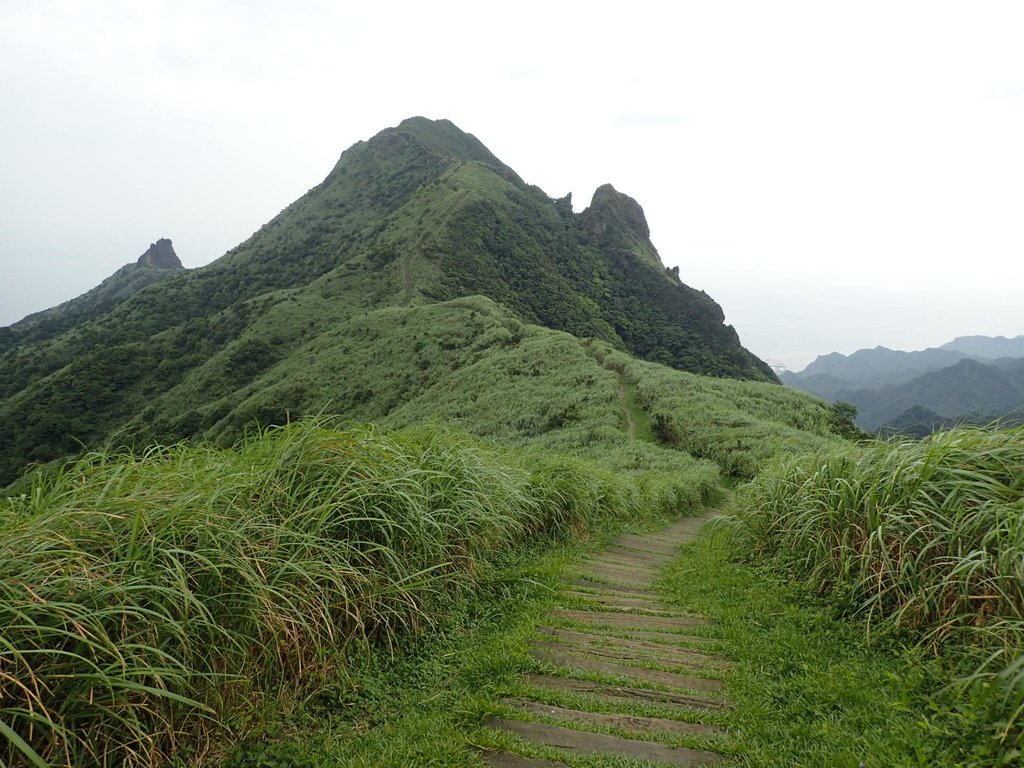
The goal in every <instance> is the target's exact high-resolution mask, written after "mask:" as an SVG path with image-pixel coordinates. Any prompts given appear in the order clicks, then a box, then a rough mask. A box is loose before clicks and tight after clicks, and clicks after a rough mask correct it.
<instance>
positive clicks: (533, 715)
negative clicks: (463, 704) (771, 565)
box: [484, 511, 730, 768]
mask: <svg viewBox="0 0 1024 768" xmlns="http://www.w3.org/2000/svg"><path fill="white" fill-rule="evenodd" d="M715 515H716V513H715V512H710V511H709V512H706V513H704V514H703V515H700V516H698V517H693V518H685V519H682V520H679V521H677V522H675V523H673V524H672V525H670V526H668V527H667V528H665V529H663V530H661V531H658V532H656V533H652V534H647V535H640V534H622V535H620V536H619V537H617V538H616V539H615V540H614V541H613V542H612V543H611V545H610V546H609V547H608V549H606V550H605V551H604V552H601V553H599V554H596V555H593V556H591V557H588V558H586V559H585V560H583V561H581V562H580V564H579V566H578V567H577V568H576V569H575V572H574V573H570V574H567V575H566V578H565V589H564V591H563V592H562V603H563V607H559V608H555V609H554V610H552V611H550V612H549V614H548V619H547V623H546V624H544V625H541V626H538V627H537V636H536V638H535V639H534V641H533V643H532V645H531V647H530V655H531V657H532V658H534V659H536V660H537V661H538V662H540V664H541V665H542V667H543V668H544V669H548V670H555V671H552V672H548V673H544V674H541V673H531V674H527V675H524V678H523V681H524V682H525V683H526V684H527V685H528V686H529V688H530V689H531V690H535V691H541V692H544V691H547V692H551V693H556V694H564V695H569V696H573V697H574V698H573V706H574V707H579V708H570V707H567V706H554V705H551V704H547V703H545V702H543V701H539V700H536V699H531V698H528V697H522V696H520V697H517V698H514V699H511V698H509V699H504V700H503V701H502V703H503V704H505V705H506V706H509V707H512V708H514V710H515V712H516V716H514V717H491V718H488V719H487V721H486V722H487V725H489V726H490V727H492V728H497V729H501V730H504V731H508V732H510V733H513V734H515V735H516V736H518V737H519V738H520V739H523V740H525V741H527V742H532V743H535V744H541V745H544V746H546V747H554V748H556V749H558V750H560V752H559V754H562V755H564V756H565V757H564V759H566V760H572V757H573V756H574V755H575V756H582V755H610V756H616V757H621V758H627V759H633V760H646V761H649V763H650V764H654V765H689V766H698V765H713V764H714V763H716V762H718V761H719V760H721V759H723V756H722V755H721V754H719V753H717V752H714V751H712V750H709V749H703V748H696V747H690V746H674V745H669V744H666V743H663V742H661V741H656V740H653V739H652V736H653V737H655V738H656V737H657V736H658V735H661V736H668V737H672V738H674V739H676V744H678V743H679V741H678V740H679V739H683V740H687V739H689V740H690V741H691V742H692V743H695V744H697V745H698V746H703V745H705V744H707V743H708V740H709V739H711V740H713V739H714V738H715V737H716V736H718V735H720V734H722V733H724V729H722V728H720V727H718V726H716V725H712V724H709V723H707V722H705V719H706V716H707V715H708V713H711V712H714V711H719V710H721V709H723V708H724V707H726V706H727V702H726V700H725V699H724V698H723V695H722V692H721V691H722V688H723V683H722V681H721V680H720V679H719V677H720V675H721V672H722V671H723V670H725V669H728V667H729V664H730V662H729V660H728V659H726V658H725V657H724V656H722V655H721V654H718V653H716V652H715V650H714V638H713V633H714V625H713V623H712V622H710V621H709V620H708V619H707V618H705V617H703V616H698V615H695V614H692V613H687V612H685V611H683V610H681V609H680V608H679V607H678V606H673V605H669V604H667V603H664V602H662V601H661V600H660V599H659V597H658V592H657V589H656V582H657V579H658V574H659V571H660V569H661V568H662V567H663V566H664V565H666V564H667V563H669V562H671V561H672V560H673V559H674V558H675V557H677V556H678V553H679V546H680V545H681V544H683V543H685V542H687V541H692V540H693V539H695V538H697V537H698V536H701V535H702V534H701V529H702V527H703V526H704V524H705V523H706V522H707V521H708V520H710V519H711V518H712V517H714V516H715ZM537 696H538V698H542V697H543V696H542V694H537ZM579 702H583V703H579ZM589 702H593V703H592V704H590V708H589V709H588V708H587V704H588V703H589ZM627 703H632V704H638V703H639V704H654V705H658V706H660V707H662V708H668V709H669V710H670V712H671V714H672V715H673V717H671V718H669V717H642V716H639V715H636V714H631V713H629V712H628V711H621V712H620V711H614V710H615V709H616V708H617V707H619V708H621V707H622V705H623V704H627ZM591 710H594V711H591ZM609 710H613V711H609ZM520 715H521V717H520ZM541 720H543V722H541ZM602 728H605V729H612V730H614V731H616V732H617V733H619V734H623V735H610V734H608V733H604V732H599V729H602ZM484 761H485V762H486V763H487V765H489V766H491V767H492V768H559V767H562V768H565V766H566V763H562V762H558V761H552V760H543V759H538V758H530V757H524V756H522V755H518V754H515V753H514V752H506V751H491V752H487V753H485V754H484Z"/></svg>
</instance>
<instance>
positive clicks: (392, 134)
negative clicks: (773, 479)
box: [0, 118, 774, 484]
mask: <svg viewBox="0 0 1024 768" xmlns="http://www.w3.org/2000/svg"><path fill="white" fill-rule="evenodd" d="M134 266H135V267H137V269H136V270H134V272H133V274H134V273H135V272H137V273H138V274H140V275H141V274H143V272H145V273H146V274H149V272H147V270H149V271H152V272H153V273H154V274H156V273H159V277H160V278H161V279H160V280H159V282H158V283H156V284H150V285H146V286H145V287H144V288H141V289H139V290H136V289H135V288H137V287H140V286H141V284H136V283H133V287H132V290H131V291H130V292H129V293H118V294H117V296H116V301H110V302H107V301H98V302H87V303H86V304H85V305H82V306H83V307H85V309H84V310H83V311H82V312H78V311H77V310H76V312H75V313H73V314H69V313H67V312H60V313H58V314H59V318H58V317H57V315H54V317H55V318H57V320H59V322H57V320H55V321H54V322H56V325H54V324H53V323H48V324H46V328H45V329H44V328H43V325H38V326H34V327H36V328H37V329H38V331H39V332H38V333H37V332H36V331H32V332H28V331H29V330H31V329H28V330H26V331H25V333H21V332H19V331H17V330H15V329H14V328H12V329H6V330H5V331H3V334H2V335H3V337H4V340H0V343H2V344H3V345H4V347H3V348H4V349H5V351H4V354H3V355H2V356H0V420H2V421H3V422H4V423H6V424H11V425H13V426H14V429H13V432H14V437H13V438H12V440H11V441H5V443H4V444H3V445H2V446H0V484H4V483H8V482H10V481H11V480H13V479H14V478H15V477H17V476H18V475H19V474H21V473H22V472H23V471H24V469H25V467H26V466H27V465H28V464H30V463H33V462H47V461H51V460H54V459H58V458H60V457H62V456H65V455H68V454H74V453H77V452H78V451H79V450H80V446H82V445H85V446H87V447H92V446H96V445H99V444H101V443H103V442H104V441H106V440H107V439H109V438H110V437H111V435H113V434H115V433H118V432H119V431H121V430H122V429H123V428H124V427H125V425H126V424H129V423H131V425H132V426H131V430H130V431H131V432H132V434H133V435H136V436H137V437H139V438H140V440H141V441H142V443H143V444H144V443H145V442H148V441H152V440H155V441H162V442H173V441H174V440H177V439H179V438H180V437H185V436H190V435H194V434H202V433H217V432H222V431H224V427H225V425H226V424H228V423H231V424H235V423H236V422H238V421H244V422H246V423H254V422H255V421H261V420H262V423H281V419H282V417H283V415H284V414H293V413H295V412H296V411H301V410H303V408H304V407H308V403H309V401H311V400H315V401H319V404H320V405H321V406H322V405H323V403H324V402H325V401H327V400H335V401H336V402H338V403H339V406H338V408H337V410H342V408H341V407H340V403H341V402H342V401H341V398H340V397H338V398H335V393H337V394H338V395H339V396H345V397H346V398H347V397H348V396H349V395H353V398H352V399H356V398H355V397H354V393H356V392H359V393H361V394H360V397H363V398H365V401H363V402H359V403H357V405H359V406H360V407H361V406H366V407H365V408H364V409H363V410H368V411H372V413H371V414H370V416H371V417H372V418H374V419H377V418H380V417H382V416H384V415H386V414H387V413H388V409H387V408H386V406H387V405H388V402H387V401H385V400H383V399H380V398H377V397H376V396H375V395H374V394H373V393H374V392H375V391H376V389H377V386H376V382H371V381H365V380H361V379H362V371H361V369H360V368H359V367H357V366H354V365H352V366H346V365H345V364H344V361H341V365H340V366H339V365H337V364H336V365H334V366H333V369H332V370H324V369H321V370H319V371H317V370H315V367H316V366H318V365H319V363H317V362H316V361H315V360H314V361H313V365H314V369H308V370H309V373H310V376H308V377H307V379H308V381H315V380H316V381H320V382H321V383H320V384H317V385H316V388H317V389H318V391H317V392H315V393H314V392H311V391H310V390H309V389H308V388H306V389H304V390H303V391H301V392H299V391H296V392H294V393H290V392H288V391H286V390H283V389H279V390H278V391H277V392H276V393H275V396H274V398H273V400H272V401H271V399H270V398H269V396H263V397H261V394H260V392H261V390H262V388H263V387H264V385H265V384H266V383H267V382H266V380H265V375H266V374H268V373H269V372H272V371H273V372H275V374H276V372H280V371H282V370H284V369H285V368H287V367H289V366H291V367H294V366H296V361H297V360H298V359H299V358H303V359H304V360H306V361H307V362H308V361H309V355H308V351H309V350H310V349H312V348H319V349H321V350H323V349H327V348H328V347H329V344H328V342H329V341H332V342H333V343H334V344H335V347H336V346H338V345H340V344H341V343H345V344H346V346H347V348H352V346H353V345H352V344H350V343H349V342H352V341H353V340H356V341H358V342H359V344H356V345H355V346H359V345H360V344H365V345H371V344H372V343H375V342H374V340H371V339H369V338H367V337H363V338H362V339H354V337H353V336H351V335H349V334H346V333H344V332H343V329H347V330H349V331H351V330H354V326H355V325H358V324H359V323H364V324H366V318H367V317H371V316H374V317H378V316H379V315H376V314H375V313H378V312H381V311H383V310H388V309H394V308H405V309H409V308H415V307H421V306H425V305H433V304H438V303H444V302H448V301H453V300H457V299H461V298H465V297H467V296H470V295H482V296H485V297H488V298H489V299H490V300H491V301H493V302H496V303H498V304H500V305H503V306H504V307H507V308H508V309H509V310H510V311H511V312H512V313H513V314H514V315H515V317H516V318H517V319H518V320H519V321H523V322H527V323H532V324H539V325H543V326H546V327H548V328H551V329H556V330H564V331H567V332H570V333H572V334H574V335H576V336H578V337H581V338H583V337H590V338H594V339H597V340H602V341H604V342H606V343H608V344H611V345H612V346H614V347H617V348H619V349H621V350H623V351H628V352H630V353H632V354H634V355H638V356H640V357H643V358H646V359H649V360H653V361H657V362H661V363H665V364H667V365H670V366H672V367H676V368H680V369H685V370H688V371H692V372H696V373H702V374H710V375H714V376H724V377H737V378H750V379H760V380H773V379H774V376H773V374H772V373H771V371H770V369H768V368H767V367H766V366H765V365H764V364H763V363H762V362H761V361H759V360H757V358H755V357H754V356H753V355H751V354H750V353H749V352H747V351H746V350H744V349H743V348H742V347H741V346H740V345H739V342H738V339H737V336H736V333H735V331H734V330H733V329H732V328H731V327H730V326H727V325H725V324H724V321H723V316H722V312H721V309H720V308H719V307H718V305H717V304H715V302H714V301H713V300H712V299H711V298H710V297H708V296H707V295H705V294H703V293H702V292H700V291H696V290H694V289H691V288H689V287H687V286H686V285H684V284H682V283H681V282H680V281H679V279H678V277H677V276H676V275H674V274H672V273H669V272H667V271H666V270H665V269H664V267H663V265H662V264H661V261H660V258H659V257H658V255H657V252H656V251H655V250H654V246H653V245H652V244H651V243H650V240H649V237H648V233H647V225H646V221H645V220H644V217H643V211H642V209H641V208H640V206H639V205H638V204H637V203H636V202H635V201H633V200H631V199H630V198H628V197H627V196H625V195H622V194H620V193H618V192H616V191H615V190H614V189H612V188H611V187H610V186H607V187H602V188H601V189H599V190H598V192H597V193H595V196H594V201H593V203H592V204H591V206H590V207H589V208H588V209H587V210H586V211H584V212H582V213H579V214H576V213H574V212H573V210H572V206H571V204H570V203H569V201H568V200H567V199H563V200H554V199H552V198H550V197H548V196H547V195H546V194H544V193H543V192H542V191H541V190H539V189H538V188H536V187H532V186H529V185H527V184H525V183H524V182H523V181H522V180H521V179H520V178H519V177H518V176H517V175H516V174H515V173H514V172H513V171H512V170H511V169H509V168H508V167H507V166H505V165H503V164H502V163H501V162H500V161H499V160H497V158H495V157H494V156H493V154H491V153H490V152H489V151H488V150H487V149H486V148H485V147H484V146H483V145H482V144H481V143H480V142H479V141H477V140H476V139H475V138H473V137H472V136H470V135H468V134H465V133H463V132H462V131H460V130H459V129H458V128H456V127H455V126H454V125H452V124H451V123H449V122H447V121H431V120H426V119H423V118H414V119H411V120H407V121H405V122H403V123H402V124H401V125H399V126H398V127H396V128H391V129H388V130H385V131H383V132H381V133H380V134H378V135H377V136H374V137H373V138H371V139H370V140H369V141H366V142H360V143H359V144H357V145H355V146H353V147H352V148H350V149H349V150H347V151H346V152H345V153H343V155H342V156H341V158H340V159H339V161H338V163H337V165H336V166H335V168H334V169H333V170H332V171H331V172H330V174H329V175H328V176H327V177H326V179H325V180H324V181H323V182H322V183H321V184H319V185H317V186H316V187H314V188H313V189H311V190H310V191H309V192H308V193H307V194H306V195H304V196H303V197H302V198H300V199H299V200H297V201H296V202H294V203H293V204H291V205H290V206H288V207H287V208H286V209H285V210H284V211H282V212H281V214H279V215H278V216H276V217H275V218H274V219H273V220H272V221H270V222H269V223H267V224H266V225H265V226H263V227H262V228H261V229H260V230H259V231H258V232H257V233H255V234H254V235H253V236H252V237H250V238H249V239H248V240H246V241H245V242H244V243H242V244H241V245H239V246H237V247H236V248H234V249H232V250H231V251H229V252H228V253H227V254H226V255H225V256H224V257H222V258H221V259H218V260H217V261H216V262H214V263H212V264H210V265H208V266H206V267H203V268H201V269H195V270H189V271H184V270H162V269H157V268H156V267H153V266H146V265H134ZM118 284H120V282H118ZM104 295H105V294H104ZM43 330H45V333H44V332H43ZM513 339H514V334H513ZM505 343H508V342H507V340H506V341H504V342H502V343H501V344H498V345H497V348H498V349H501V347H502V345H503V344H505ZM328 354H329V356H330V357H331V358H332V362H334V363H337V362H338V361H337V357H336V356H335V355H334V354H333V353H330V352H328ZM402 362H406V361H402ZM416 362H417V365H418V366H423V367H415V368H406V367H401V365H400V363H399V361H396V362H395V365H394V371H393V373H394V376H395V377H397V378H402V379H413V380H415V379H418V378H420V377H422V376H427V377H430V376H433V375H435V374H434V372H432V371H431V368H432V366H433V365H434V363H433V361H432V360H430V359H429V358H428V357H426V356H422V357H420V358H419V359H417V361H416ZM339 368H340V370H339ZM314 374H319V375H314ZM186 393H187V396H186ZM292 394H294V397H293V396H291V395H292ZM260 400H262V402H263V403H264V404H266V403H268V402H270V403H271V405H269V406H266V408H270V409H272V410H273V411H274V413H268V412H267V411H266V410H264V411H263V412H255V411H249V412H246V411H245V409H244V408H241V407H240V404H241V403H243V402H248V403H250V404H253V403H255V402H256V401H260ZM182 402H188V403H189V409H187V411H186V412H185V413H182V412H181V409H180V408H179V407H178V405H179V404H180V403H182ZM346 402H351V400H347V401H346ZM166 403H173V404H174V409H173V411H172V410H169V409H168V408H167V407H165V404H166ZM391 406H392V407H393V406H394V403H391ZM269 417H272V418H269ZM247 419H248V421H246V420H247ZM236 434H237V430H236Z"/></svg>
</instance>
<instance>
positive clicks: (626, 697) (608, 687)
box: [523, 672, 729, 710]
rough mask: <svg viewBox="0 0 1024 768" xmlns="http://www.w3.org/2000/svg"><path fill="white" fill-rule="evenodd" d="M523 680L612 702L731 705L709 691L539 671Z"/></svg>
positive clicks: (702, 706)
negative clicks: (683, 690)
mask: <svg viewBox="0 0 1024 768" xmlns="http://www.w3.org/2000/svg"><path fill="white" fill-rule="evenodd" d="M523 679H524V680H525V682H526V683H527V684H529V685H532V686H533V687H534V688H540V689H543V690H548V691H562V692H567V693H579V694H585V695H587V696H593V697H595V698H598V699H601V700H603V701H608V702H621V701H650V702H656V703H659V704H669V705H672V706H676V707H682V708H685V709H693V710H702V709H726V708H727V707H728V706H729V704H728V702H726V701H725V699H722V698H719V697H717V696H714V695H708V694H707V693H704V694H691V693H681V692H679V691H661V690H655V689H653V688H638V687H636V686H631V685H615V684H613V683H597V682H594V681H593V680H576V679H573V678H571V677H559V676H557V675H542V674H539V673H536V672H531V673H527V674H526V675H525V676H524V678H523Z"/></svg>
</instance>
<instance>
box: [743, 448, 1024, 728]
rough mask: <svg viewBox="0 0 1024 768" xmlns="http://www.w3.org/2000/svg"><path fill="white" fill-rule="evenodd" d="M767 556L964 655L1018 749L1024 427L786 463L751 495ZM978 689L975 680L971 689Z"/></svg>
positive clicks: (756, 532) (876, 616)
mask: <svg viewBox="0 0 1024 768" xmlns="http://www.w3.org/2000/svg"><path fill="white" fill-rule="evenodd" d="M742 507H743V510H744V511H743V512H742V522H743V526H744V528H745V530H746V532H747V533H748V535H749V536H750V538H751V540H752V543H753V546H754V547H755V549H756V550H757V551H759V552H760V553H761V554H765V555H769V556H771V557H774V558H776V559H777V560H778V561H781V562H782V563H784V564H785V566H786V567H788V568H789V569H790V570H791V571H792V572H793V573H794V574H796V575H797V576H798V577H799V578H802V579H806V580H807V581H809V582H810V583H811V584H813V585H816V586H817V587H818V588H819V589H821V590H822V591H830V592H831V593H832V594H833V595H835V596H836V597H838V598H839V602H840V604H841V605H842V606H843V607H844V608H845V609H846V611H847V612H849V613H851V614H855V615H860V616H863V617H865V618H866V619H867V620H868V621H869V623H870V626H872V627H873V628H874V629H876V630H880V631H883V632H887V631H893V630H905V631H907V632H909V633H912V636H916V637H917V638H918V639H919V641H920V642H921V643H922V644H925V645H929V646H931V647H933V648H940V647H941V648H944V649H947V650H950V651H952V652H953V654H954V655H957V656H960V657H961V658H966V659H967V661H968V662H970V663H971V664H972V666H973V668H974V670H975V671H974V674H972V675H969V676H968V677H967V678H965V682H967V683H969V684H974V683H984V685H983V687H984V688H985V689H986V690H988V691H989V694H988V695H989V696H990V697H991V696H992V695H994V696H996V697H999V698H1001V701H1000V702H999V707H998V708H999V709H1001V710H1002V712H1003V714H1002V715H1001V717H1003V718H1005V719H1003V721H1002V725H1001V735H1000V739H1001V740H1002V741H1003V742H1004V743H1005V744H1010V743H1014V742H1016V743H1017V746H1020V742H1021V741H1022V731H1021V714H1022V712H1024V664H1022V662H1021V660H1020V657H1021V649H1022V648H1024V429H1022V428H1013V429H1006V430H991V429H972V428H960V429H956V430H951V431H948V432H940V433H936V434H934V435H932V436H930V437H929V438H927V439H925V440H923V441H921V442H910V441H902V442H874V443H867V444H862V445H860V446H850V447H846V448H837V449H834V450H832V451H829V452H825V453H822V454H818V455H814V456H807V457H804V458H802V459H797V460H790V461H788V462H785V463H783V464H780V465H778V466H776V467H775V468H773V469H770V470H767V471H765V472H763V473H762V474H761V475H760V476H759V477H758V478H757V479H756V480H755V481H754V482H753V483H751V484H750V485H748V486H747V487H746V489H745V492H744V496H743V505H742ZM975 688H976V691H975V693H977V686H975Z"/></svg>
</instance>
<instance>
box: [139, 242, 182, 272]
mask: <svg viewBox="0 0 1024 768" xmlns="http://www.w3.org/2000/svg"><path fill="white" fill-rule="evenodd" d="M136 264H138V265H139V266H140V267H155V268H156V269H184V267H183V266H182V265H181V261H180V260H179V259H178V254H176V253H175V252H174V246H173V245H171V241H170V240H168V239H167V238H166V237H161V238H160V239H159V240H157V241H156V242H155V243H150V246H149V248H147V249H146V252H145V253H144V254H142V255H141V256H139V260H138V261H137V262H136Z"/></svg>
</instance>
